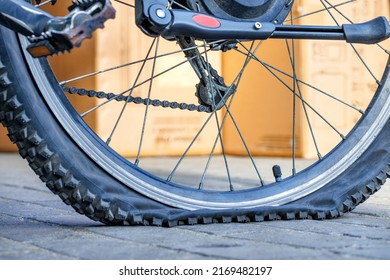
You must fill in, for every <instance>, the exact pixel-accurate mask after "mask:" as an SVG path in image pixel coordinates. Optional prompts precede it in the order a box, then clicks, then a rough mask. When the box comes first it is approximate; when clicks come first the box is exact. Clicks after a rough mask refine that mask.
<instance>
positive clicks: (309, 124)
mask: <svg viewBox="0 0 390 280" xmlns="http://www.w3.org/2000/svg"><path fill="white" fill-rule="evenodd" d="M287 48H288V52H289V55H290V58H291V54H290V53H291V50H290V48H289V46H288V45H287ZM292 67H293V73H294V74H293V75H294V77H293V78H294V81H295V85H296V88H294V91H295V90H296V89H297V90H298V94H299V96H300V97H301V99H303V94H302V90H301V86H300V83H299V80H298V77H297V71H296V65H295V63H292ZM293 98H294V106H296V91H295V94H293ZM301 104H302V109H303V112H304V114H305V119H306V121H307V125H308V127H309V131H310V135H311V137H312V139H313V144H314V147H315V149H316V152H317V157H318V159H319V160H321V159H322V155H321V153H320V150H319V147H318V143H317V139H316V137H315V133H314V129H313V125H312V123H311V121H310V117H309V112H308V110H307V106H306V104H305V103H304V102H301ZM295 110H296V108H295ZM294 125H295V121H294ZM294 156H295V154H294ZM294 164H295V163H294ZM294 169H295V168H293V175H295V173H294V171H295V170H294Z"/></svg>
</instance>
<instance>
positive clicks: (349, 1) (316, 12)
mask: <svg viewBox="0 0 390 280" xmlns="http://www.w3.org/2000/svg"><path fill="white" fill-rule="evenodd" d="M355 1H357V0H348V1H345V2H342V3H339V4H337V5H334V6H333V8H337V7H341V6H344V5H346V4H350V3H352V2H355ZM325 11H326V9H320V10H316V11H313V12H310V13H307V14H304V15H300V16H297V17H294V18H292V19H288V20H285V21H284V23H288V22H292V21H293V20H297V19H301V18H305V17H308V16H311V15H315V14H318V13H321V12H325Z"/></svg>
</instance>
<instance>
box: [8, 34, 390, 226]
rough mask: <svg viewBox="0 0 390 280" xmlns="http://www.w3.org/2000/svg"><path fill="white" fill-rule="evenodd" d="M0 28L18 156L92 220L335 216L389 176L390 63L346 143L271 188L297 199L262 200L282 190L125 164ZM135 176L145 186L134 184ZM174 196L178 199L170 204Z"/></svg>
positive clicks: (43, 66) (40, 64)
mask: <svg viewBox="0 0 390 280" xmlns="http://www.w3.org/2000/svg"><path fill="white" fill-rule="evenodd" d="M0 34H1V36H0V120H1V122H2V123H3V125H5V126H6V127H7V129H8V131H9V137H10V139H11V140H12V141H13V142H14V143H15V144H16V145H17V146H18V148H19V153H20V155H21V156H22V157H23V158H26V159H27V161H28V162H29V165H30V167H31V168H32V169H33V170H34V171H35V172H36V173H37V175H38V176H39V177H40V178H41V180H42V181H43V182H45V183H46V185H47V186H48V187H49V189H50V190H52V191H53V192H54V193H55V194H57V195H59V197H60V198H61V199H62V200H63V201H64V202H65V203H66V204H69V205H71V206H72V207H73V208H74V209H75V210H76V211H77V212H79V213H81V214H84V215H86V216H88V217H89V218H91V219H93V220H99V221H101V222H103V223H105V224H113V225H122V224H124V225H136V224H142V225H158V226H161V225H163V226H175V225H178V224H197V223H212V222H231V221H237V222H248V221H263V220H274V219H307V218H313V219H325V218H335V217H339V216H341V215H342V214H343V213H345V212H348V211H351V210H352V209H354V207H355V206H357V205H358V204H360V203H362V202H364V201H365V200H366V199H367V198H368V197H369V196H370V195H372V194H373V193H375V192H376V191H377V190H378V189H379V188H380V186H381V185H383V184H384V182H385V180H386V178H387V177H389V176H390V167H389V163H390V152H389V147H390V145H389V143H388V142H389V141H390V140H389V139H390V137H389V136H390V135H389V134H390V127H389V126H390V122H389V115H390V110H389V106H390V96H389V93H390V83H389V63H387V66H386V69H385V70H384V74H383V77H382V80H381V85H380V86H379V88H378V90H377V93H376V94H375V96H374V98H373V99H372V101H371V103H370V106H369V107H368V109H367V112H368V113H367V114H366V115H365V116H364V117H363V118H362V119H361V120H360V121H359V122H358V124H357V126H356V127H355V128H354V129H353V131H351V132H350V134H349V135H348V137H347V138H346V139H345V141H343V143H342V144H340V145H339V146H338V147H337V148H336V149H335V150H333V151H332V152H331V153H330V154H329V155H327V156H326V157H325V158H324V159H323V160H322V161H321V162H319V163H317V164H315V165H313V166H311V167H309V168H307V169H305V170H304V171H302V173H300V174H297V176H293V177H291V178H288V179H286V180H285V181H283V182H282V183H281V185H278V186H279V189H281V190H279V192H280V193H282V194H285V193H287V192H293V193H298V194H297V196H295V197H293V198H290V196H287V195H284V197H283V199H282V200H280V201H278V202H277V203H276V202H275V201H274V200H272V201H271V202H270V203H268V199H269V197H273V196H278V195H279V193H275V191H276V190H275V188H274V187H273V185H272V184H270V185H271V186H266V188H264V189H262V190H252V189H249V190H245V191H242V192H224V193H221V192H210V191H199V190H194V189H187V188H185V187H182V186H177V185H175V184H172V183H170V182H165V181H164V180H161V179H160V178H157V177H156V176H154V175H150V174H149V173H147V172H144V171H142V170H140V169H139V168H137V167H135V166H134V165H132V164H127V163H126V162H125V161H124V159H123V158H122V157H120V156H119V155H118V154H116V153H115V151H112V150H111V149H107V147H104V143H103V142H102V141H101V139H99V138H98V137H97V136H96V135H94V134H93V132H92V131H91V130H90V129H89V128H88V127H87V126H86V125H85V123H83V122H81V121H80V116H79V115H78V114H77V113H76V112H75V111H74V109H73V108H72V107H71V104H70V103H69V102H67V101H66V100H65V99H64V98H63V97H61V94H62V92H63V91H62V89H61V88H60V87H59V84H58V81H57V80H56V79H55V76H54V75H53V74H52V72H51V69H50V65H49V64H48V62H47V60H45V59H40V60H33V59H32V58H30V57H29V56H28V54H26V53H25V51H24V45H23V40H24V39H23V38H22V37H19V36H17V35H16V34H15V33H13V32H11V31H10V30H8V29H6V28H3V27H1V28H0ZM42 73H45V75H42ZM44 91H46V92H44ZM53 93H54V94H53ZM49 96H52V97H53V98H54V99H53V100H50V98H49ZM59 100H61V102H58V101H59ZM56 104H59V105H58V106H57V105H56ZM56 106H57V107H56ZM65 111H66V112H65ZM69 116H70V117H71V118H69ZM72 118H73V119H72ZM64 120H68V121H64ZM76 129H77V130H81V131H82V132H83V133H79V132H77V131H76ZM80 137H81V138H82V139H84V140H85V141H88V143H93V150H88V149H87V148H88V147H86V146H85V144H84V145H83V144H81V142H80V141H84V140H82V139H81V140H80ZM356 147H357V148H356ZM98 151H99V152H101V153H102V155H103V156H105V158H104V157H103V158H102V155H99V154H98ZM351 154H352V156H351ZM75 159H77V160H75ZM102 159H104V160H103V161H102ZM108 160H111V161H112V162H114V163H115V165H116V166H117V168H119V169H118V170H126V172H127V173H126V174H129V175H130V176H131V177H132V178H133V182H132V183H130V184H128V183H127V184H126V183H124V181H125V180H127V179H126V178H125V179H123V178H119V177H121V176H120V175H122V174H120V173H121V172H119V171H118V170H116V171H115V170H114V168H112V165H110V164H108V163H107V162H105V161H108ZM340 162H341V163H340ZM334 166H336V167H334ZM340 166H341V167H340ZM368 166H369V168H367V167H368ZM333 167H334V168H333ZM111 168H112V170H111ZM332 168H333V169H332ZM338 169H342V171H337V170H338ZM335 170H336V171H337V172H336V171H335ZM334 172H336V175H334V174H333V173H334ZM310 176H311V178H312V179H313V180H315V179H316V178H319V177H320V179H318V180H319V181H320V186H319V187H318V186H315V187H309V189H307V188H306V189H305V188H303V189H302V188H301V187H300V186H301V185H304V184H307V181H308V178H310ZM135 180H137V181H138V180H139V181H141V183H140V184H141V185H142V184H145V185H147V186H150V187H145V188H142V186H141V188H139V187H137V186H134V184H135V183H134V181H135ZM324 182H326V183H324ZM248 193H249V194H250V195H249V196H248ZM178 196H182V197H184V198H183V199H182V200H181V201H176V199H177V197H178ZM205 196H207V198H205ZM248 197H249V198H248ZM193 200H194V201H199V203H197V202H196V203H192V201H193ZM263 200H264V201H265V202H259V201H263ZM248 201H249V202H248Z"/></svg>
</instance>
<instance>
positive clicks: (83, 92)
mask: <svg viewBox="0 0 390 280" xmlns="http://www.w3.org/2000/svg"><path fill="white" fill-rule="evenodd" d="M62 90H63V91H64V92H67V93H69V94H77V95H80V96H88V97H96V98H99V99H107V100H109V101H112V100H116V101H118V102H126V103H134V104H141V105H142V104H143V105H146V106H147V105H152V106H154V107H163V108H168V109H169V108H170V109H180V110H188V111H198V112H204V113H211V112H212V110H211V108H210V107H207V106H204V105H195V104H187V103H184V102H183V103H178V102H175V101H174V102H172V101H168V100H159V99H150V98H142V97H133V96H131V95H128V96H124V95H121V94H114V93H106V92H103V91H95V90H87V89H83V88H76V87H66V86H62Z"/></svg>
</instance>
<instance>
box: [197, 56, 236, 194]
mask: <svg viewBox="0 0 390 280" xmlns="http://www.w3.org/2000/svg"><path fill="white" fill-rule="evenodd" d="M205 59H206V62H207V68H208V69H207V71H208V73H209V74H210V73H211V69H210V63H209V58H208V55H207V53H205ZM208 77H209V78H208V79H209V83H211V84H212V85H213V87H214V88H215V90H217V91H218V87H217V86H216V84H215V82H214V80H213V79H212V78H211V77H210V75H208ZM221 97H222V96H221ZM213 102H214V106H216V104H215V100H214V99H213ZM215 120H216V124H217V128H218V135H217V137H216V139H215V141H214V145H213V148H212V150H211V152H210V155H209V158H208V161H207V164H206V166H205V169H204V172H203V174H202V178H201V181H200V183H199V189H200V190H201V189H203V183H204V180H205V178H206V173H207V170H208V168H209V166H210V163H211V160H212V158H213V156H214V152H215V148H216V146H217V143H218V140H220V144H221V149H222V156H223V159H224V163H225V169H226V174H227V177H228V181H229V188H230V191H233V190H234V188H233V184H232V179H231V176H230V169H229V164H228V160H227V155H226V152H225V146H224V143H223V139H222V133H221V132H222V129H223V125H222V126H220V124H219V119H218V114H215Z"/></svg>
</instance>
